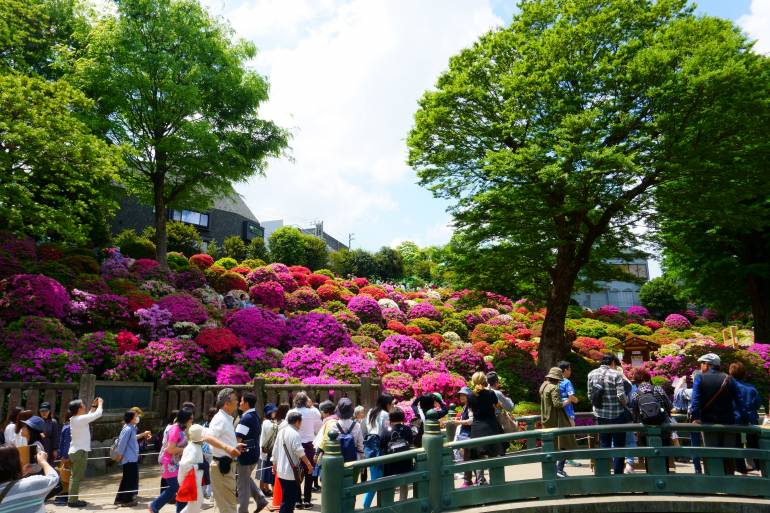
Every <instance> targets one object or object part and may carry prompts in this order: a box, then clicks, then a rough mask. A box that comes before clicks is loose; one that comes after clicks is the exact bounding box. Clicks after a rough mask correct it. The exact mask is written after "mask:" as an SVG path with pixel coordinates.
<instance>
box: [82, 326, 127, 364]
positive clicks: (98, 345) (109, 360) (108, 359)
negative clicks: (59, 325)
mask: <svg viewBox="0 0 770 513" xmlns="http://www.w3.org/2000/svg"><path fill="white" fill-rule="evenodd" d="M74 349H75V351H76V352H77V353H78V354H79V355H80V356H81V357H82V358H83V359H84V360H85V361H87V362H88V363H89V365H91V366H92V367H94V368H95V369H102V368H105V367H111V366H112V365H113V363H114V359H115V357H116V356H117V354H118V341H117V338H116V337H115V335H114V334H113V333H109V332H106V331H96V332H94V333H86V334H85V335H83V336H82V337H80V340H78V341H77V344H76V345H75V347H74Z"/></svg>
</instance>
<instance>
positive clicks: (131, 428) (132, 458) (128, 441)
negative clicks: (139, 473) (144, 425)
mask: <svg viewBox="0 0 770 513" xmlns="http://www.w3.org/2000/svg"><path fill="white" fill-rule="evenodd" d="M117 450H118V454H120V455H121V456H123V459H122V460H120V464H121V465H123V464H125V463H136V462H137V461H139V442H138V441H137V439H136V424H124V425H123V429H121V430H120V436H118V448H117Z"/></svg>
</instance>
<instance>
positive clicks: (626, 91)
mask: <svg viewBox="0 0 770 513" xmlns="http://www.w3.org/2000/svg"><path fill="white" fill-rule="evenodd" d="M519 7H520V11H519V12H518V13H517V14H516V15H515V16H514V17H513V21H512V23H511V24H510V25H509V26H508V27H505V28H502V29H498V30H493V31H491V32H488V33H486V34H485V35H483V36H482V37H481V38H480V39H479V41H478V42H477V43H476V44H474V45H473V46H472V47H469V48H467V49H465V50H462V51H461V52H460V53H459V54H458V55H456V56H454V57H453V58H452V59H451V60H450V62H449V66H448V70H447V71H446V72H444V73H443V74H442V75H441V76H440V77H439V78H438V80H437V83H436V86H435V88H433V89H431V90H430V91H428V92H426V93H425V94H424V95H423V97H422V99H421V100H420V102H419V109H418V111H417V112H416V114H415V125H414V128H413V129H412V131H411V132H410V134H409V137H408V141H407V143H408V146H409V163H410V164H411V165H412V166H413V167H414V168H415V169H416V170H417V173H418V177H419V180H420V182H419V183H420V184H421V185H423V186H425V187H427V188H429V189H430V190H431V191H432V192H433V193H434V195H436V196H438V197H441V198H445V199H448V200H451V201H453V205H452V207H451V212H452V214H453V218H454V225H455V226H456V227H457V235H456V239H455V241H453V244H452V246H454V247H453V251H452V253H453V254H454V255H455V258H454V259H452V258H451V257H450V264H449V265H450V268H452V270H453V271H455V275H454V276H455V278H456V279H472V280H473V281H474V282H475V283H476V284H477V286H479V287H483V288H488V287H490V286H493V287H492V288H493V290H496V291H499V292H510V291H511V289H514V288H516V289H519V290H522V291H527V290H528V289H531V290H534V291H538V290H539V291H541V293H542V294H543V295H544V296H545V297H546V298H547V299H548V305H547V306H548V307H549V312H551V313H550V314H549V315H548V316H547V317H546V319H545V322H544V325H543V337H542V341H541V346H540V353H539V354H540V364H541V365H544V366H546V367H547V366H549V365H552V364H553V363H554V362H555V360H557V359H558V357H560V356H561V355H563V354H564V352H565V351H566V350H567V344H565V341H564V336H563V333H564V330H563V328H564V318H565V314H566V307H567V305H568V303H569V298H570V296H571V294H572V292H573V291H574V290H575V287H576V286H577V285H580V286H589V285H590V284H591V283H592V282H593V281H594V280H596V279H600V278H602V277H604V276H606V275H607V272H608V270H609V267H608V265H607V264H606V261H607V259H608V258H610V257H616V256H619V255H620V254H622V251H623V249H624V248H628V247H635V246H638V242H639V238H638V235H637V234H635V233H634V232H633V231H632V229H631V228H632V227H633V226H634V225H635V220H636V219H637V216H639V215H642V214H645V213H647V212H648V211H649V209H650V208H651V206H652V200H653V198H652V192H653V191H654V189H655V187H656V186H657V185H660V184H664V183H666V182H667V181H669V180H673V179H675V178H676V177H677V175H678V174H679V173H681V172H683V170H684V169H691V170H692V171H693V172H694V173H695V172H701V171H702V169H703V166H702V165H701V163H700V162H698V163H697V164H695V165H693V159H697V156H696V154H697V153H698V150H696V149H694V148H703V147H704V143H703V142H702V141H700V137H701V134H702V132H703V131H702V130H701V128H700V127H702V126H704V125H706V124H710V125H711V126H718V125H719V119H720V117H721V115H722V114H723V113H727V112H729V111H730V110H736V109H742V108H745V105H744V104H743V98H744V97H745V95H746V92H745V90H744V89H743V88H740V87H739V88H735V87H733V84H732V83H731V80H732V78H733V77H737V78H743V77H744V76H745V75H746V66H747V65H748V64H750V63H751V62H753V61H755V60H756V57H752V56H750V55H749V54H750V52H747V51H746V50H747V48H748V43H747V41H746V39H745V37H744V36H743V35H742V34H741V32H740V31H739V30H738V29H737V28H736V27H735V26H734V25H732V24H731V23H730V22H728V21H725V20H721V19H716V18H709V17H695V16H694V15H693V14H692V9H691V8H690V7H688V6H687V4H686V2H685V0H668V1H660V2H654V3H653V2H639V1H636V0H610V1H602V2H599V1H598V0H570V1H564V2H542V1H535V0H528V1H527V0H525V1H523V2H521V3H520V5H519ZM728 84H729V85H728ZM752 94H753V93H752ZM751 108H756V105H752V106H751ZM713 131H715V132H716V131H718V129H717V130H713ZM740 133H741V131H740V129H738V130H737V131H733V132H727V134H722V135H725V136H729V135H735V137H736V139H740ZM708 135H709V137H708V138H707V139H708V142H706V143H705V146H706V147H705V148H704V149H705V150H712V149H714V148H715V147H716V145H717V142H716V141H718V138H716V137H712V134H708ZM728 190H729V189H728ZM542 284H545V286H544V287H543V286H539V285H542Z"/></svg>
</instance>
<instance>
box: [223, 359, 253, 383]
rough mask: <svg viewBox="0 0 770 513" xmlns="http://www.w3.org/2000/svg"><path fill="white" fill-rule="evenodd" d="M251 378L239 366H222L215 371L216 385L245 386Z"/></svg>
mask: <svg viewBox="0 0 770 513" xmlns="http://www.w3.org/2000/svg"><path fill="white" fill-rule="evenodd" d="M251 379H252V378H251V376H250V375H249V373H248V372H246V369H244V368H243V366H241V365H232V364H222V365H220V366H219V368H218V369H217V374H216V381H217V385H245V384H246V383H249V382H250V381H251Z"/></svg>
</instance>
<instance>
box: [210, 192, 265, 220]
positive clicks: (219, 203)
mask: <svg viewBox="0 0 770 513" xmlns="http://www.w3.org/2000/svg"><path fill="white" fill-rule="evenodd" d="M214 208H215V209H217V210H223V211H225V212H232V213H233V214H238V215H239V216H243V217H245V218H246V219H249V220H251V221H254V222H255V223H259V221H258V220H257V218H256V216H255V215H254V213H253V212H252V211H251V209H249V207H248V206H246V203H245V202H244V201H243V198H242V197H241V195H240V194H238V193H237V192H236V193H233V194H232V196H222V197H219V198H217V199H215V200H214Z"/></svg>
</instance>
